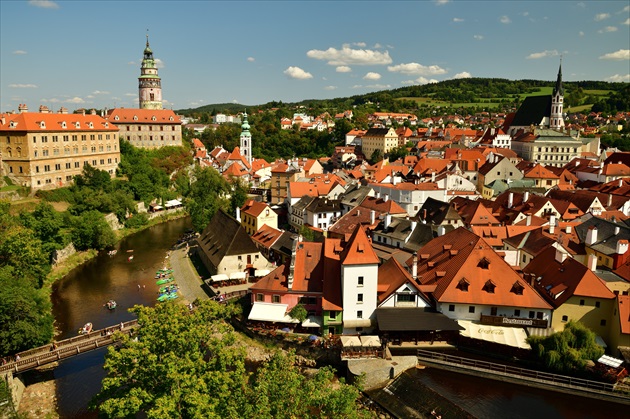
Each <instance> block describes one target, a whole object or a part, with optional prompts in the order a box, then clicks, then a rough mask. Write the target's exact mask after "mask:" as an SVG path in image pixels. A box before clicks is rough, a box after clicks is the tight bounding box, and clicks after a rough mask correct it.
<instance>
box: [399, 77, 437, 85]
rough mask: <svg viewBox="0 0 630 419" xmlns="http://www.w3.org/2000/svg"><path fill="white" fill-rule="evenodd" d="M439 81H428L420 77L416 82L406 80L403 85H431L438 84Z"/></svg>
mask: <svg viewBox="0 0 630 419" xmlns="http://www.w3.org/2000/svg"><path fill="white" fill-rule="evenodd" d="M437 82H438V81H437V80H435V79H427V78H425V77H418V78H417V79H415V80H405V81H403V82H402V84H429V83H437Z"/></svg>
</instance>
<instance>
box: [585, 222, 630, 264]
mask: <svg viewBox="0 0 630 419" xmlns="http://www.w3.org/2000/svg"><path fill="white" fill-rule="evenodd" d="M591 227H597V241H595V243H593V244H591V245H587V246H588V247H590V248H591V249H593V250H595V251H597V252H600V253H603V254H605V255H613V254H615V252H616V251H617V242H618V241H619V240H629V241H630V227H628V226H626V225H625V224H622V223H616V222H612V221H608V220H604V219H603V218H599V217H591V218H589V219H588V220H586V221H585V222H583V223H582V224H580V225H578V226H577V227H575V232H576V233H577V234H578V236H579V237H580V241H581V242H583V243H585V242H586V237H587V232H588V230H589V229H590V228H591ZM616 229H618V231H617V232H616Z"/></svg>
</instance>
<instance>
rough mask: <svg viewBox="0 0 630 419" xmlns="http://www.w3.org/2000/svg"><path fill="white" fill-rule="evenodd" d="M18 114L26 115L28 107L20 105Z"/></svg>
mask: <svg viewBox="0 0 630 419" xmlns="http://www.w3.org/2000/svg"><path fill="white" fill-rule="evenodd" d="M18 112H19V113H26V112H28V106H26V104H25V103H20V104H19V105H18Z"/></svg>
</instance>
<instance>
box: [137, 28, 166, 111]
mask: <svg viewBox="0 0 630 419" xmlns="http://www.w3.org/2000/svg"><path fill="white" fill-rule="evenodd" d="M138 99H139V105H140V109H162V80H161V79H160V76H158V71H157V65H156V63H155V59H154V58H153V51H152V50H151V47H150V46H149V31H148V30H147V45H146V47H145V48H144V56H143V58H142V64H141V65H140V77H139V78H138Z"/></svg>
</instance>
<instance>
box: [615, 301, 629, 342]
mask: <svg viewBox="0 0 630 419" xmlns="http://www.w3.org/2000/svg"><path fill="white" fill-rule="evenodd" d="M617 299H618V302H617V306H618V309H619V326H620V329H621V333H623V334H624V335H629V334H630V296H628V295H618V296H617Z"/></svg>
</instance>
